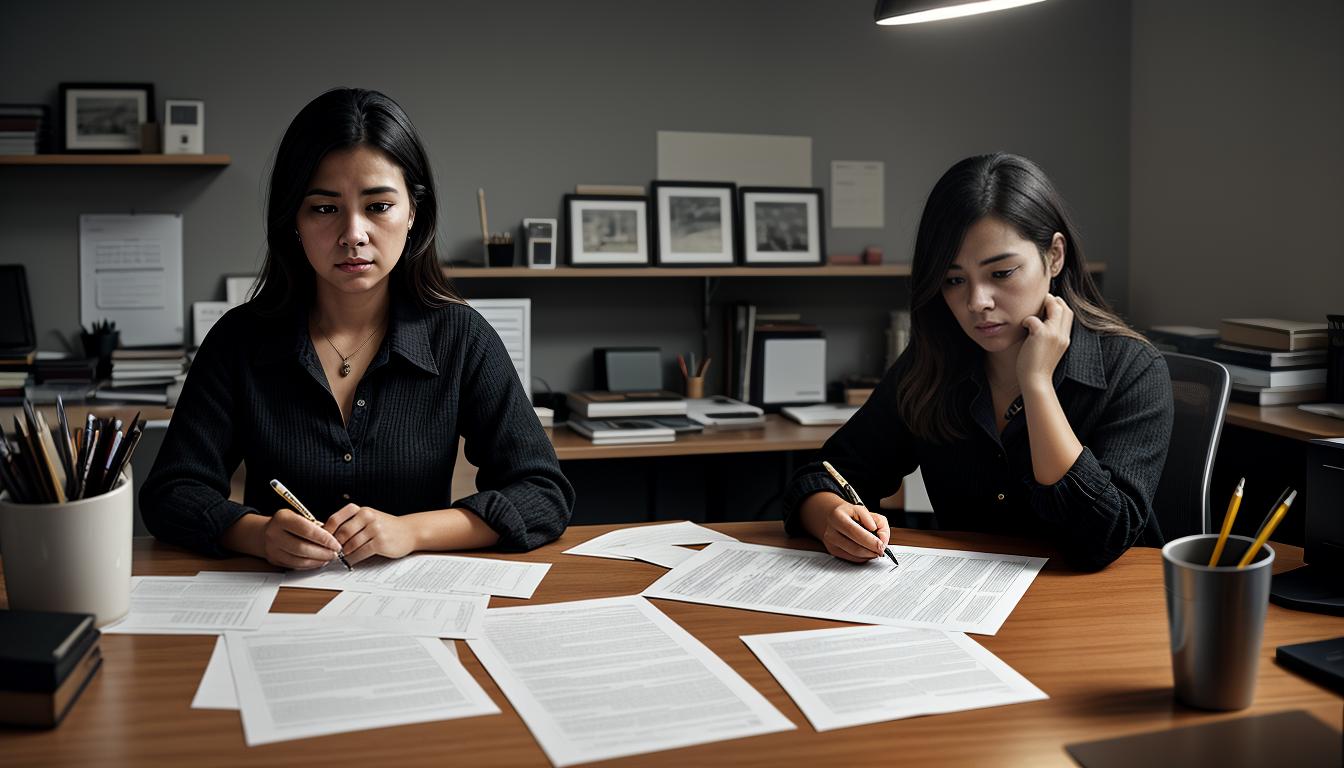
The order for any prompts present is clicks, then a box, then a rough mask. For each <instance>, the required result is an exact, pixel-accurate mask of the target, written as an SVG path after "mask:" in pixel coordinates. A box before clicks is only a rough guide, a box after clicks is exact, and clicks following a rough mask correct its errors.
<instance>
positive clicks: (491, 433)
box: [453, 320, 574, 551]
mask: <svg viewBox="0 0 1344 768" xmlns="http://www.w3.org/2000/svg"><path fill="white" fill-rule="evenodd" d="M466 355H467V360H466V365H467V366H468V372H467V373H466V375H465V376H464V377H463V383H464V391H463V393H462V397H461V403H462V406H461V407H462V412H461V413H460V414H459V418H460V423H461V425H462V436H463V437H464V438H465V440H466V446H465V451H466V458H467V460H468V461H470V462H471V463H472V464H474V465H475V466H476V467H477V468H478V472H477V475H476V487H477V488H479V489H480V491H479V492H478V493H474V494H472V495H470V496H467V497H465V498H462V499H458V500H456V501H455V502H453V506H455V507H462V508H465V509H469V510H471V511H472V512H473V513H474V514H475V515H476V516H477V517H479V518H481V520H483V521H484V522H485V523H486V525H489V526H490V527H491V528H492V529H494V531H495V532H496V533H498V534H499V546H500V547H501V548H502V549H506V550H513V551H525V550H529V549H534V548H536V547H539V546H541V545H543V544H545V543H547V542H549V541H553V540H554V539H556V538H557V537H559V536H560V534H561V533H563V532H564V530H565V527H566V526H567V525H569V518H570V515H571V514H572V513H573V510H574V489H573V487H572V486H571V485H570V483H569V481H568V480H567V479H565V476H564V473H563V472H561V471H560V461H559V459H557V458H556V455H555V447H554V446H553V445H552V444H551V441H550V438H548V437H547V435H546V432H545V430H544V429H543V428H542V426H541V422H540V421H539V420H538V419H537V415H536V412H535V411H534V410H533V409H532V405H531V403H529V402H528V399H527V395H526V393H524V392H523V388H522V385H521V384H520V383H519V380H518V373H517V370H516V369H515V368H514V366H513V362H512V360H511V359H510V358H509V355H508V352H507V351H505V349H504V344H503V342H501V341H500V339H499V336H498V335H497V334H496V333H494V331H492V330H491V329H490V327H489V326H488V325H486V324H485V322H484V321H483V320H481V321H479V322H474V323H473V324H472V331H471V341H470V344H469V345H468V349H467V352H466Z"/></svg>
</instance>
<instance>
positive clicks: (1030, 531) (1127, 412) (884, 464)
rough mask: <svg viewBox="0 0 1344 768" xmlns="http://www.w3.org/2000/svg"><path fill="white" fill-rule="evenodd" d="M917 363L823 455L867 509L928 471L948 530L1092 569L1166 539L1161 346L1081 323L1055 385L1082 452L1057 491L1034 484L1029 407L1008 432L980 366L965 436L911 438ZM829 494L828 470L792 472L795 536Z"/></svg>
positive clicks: (961, 403)
mask: <svg viewBox="0 0 1344 768" xmlns="http://www.w3.org/2000/svg"><path fill="white" fill-rule="evenodd" d="M908 365H909V358H908V356H902V357H901V358H900V359H899V360H898V361H897V362H896V364H895V365H893V366H892V368H891V370H890V371H888V372H887V375H886V376H885V377H884V378H883V380H882V383H881V384H880V385H879V386H878V388H877V389H876V390H875V391H874V392H873V394H872V396H871V397H870V398H869V399H868V402H867V403H866V404H865V405H864V406H863V407H862V408H861V409H859V412H858V413H856V414H855V415H854V416H853V418H851V419H850V420H849V422H848V423H847V424H845V425H844V426H843V427H841V428H840V429H839V430H838V431H837V432H836V433H835V434H834V435H833V436H832V437H831V439H830V440H828V441H826V445H824V446H823V447H822V449H821V454H822V458H823V459H826V460H829V461H830V462H831V463H832V464H833V465H834V466H835V468H836V469H837V470H838V471H839V472H840V474H842V475H843V476H844V477H845V479H846V480H847V481H849V483H850V484H851V485H853V486H854V488H855V490H856V491H858V493H859V496H860V497H861V498H863V499H864V500H865V501H866V502H867V503H868V504H871V505H874V506H875V505H876V504H877V500H878V499H882V498H885V497H887V496H890V495H891V494H893V493H895V492H896V490H897V489H898V488H899V487H900V485H901V481H902V479H903V478H904V477H905V476H906V475H908V474H909V473H911V472H913V471H914V470H915V468H916V467H919V468H920V470H921V473H922V474H923V476H924V483H925V486H926V487H927V488H928V492H929V500H930V501H931V502H932V503H933V509H934V513H935V517H936V521H937V524H938V527H939V528H942V529H944V530H972V531H989V532H998V533H1009V534H1015V535H1034V536H1039V537H1041V538H1045V539H1047V540H1049V541H1051V542H1053V543H1054V544H1055V546H1056V547H1057V548H1058V549H1059V550H1060V553H1061V554H1062V555H1063V556H1064V557H1065V559H1067V560H1068V561H1069V562H1070V563H1071V564H1073V565H1074V566H1075V567H1078V568H1083V569H1096V568H1102V567H1104V566H1106V565H1107V564H1109V563H1110V562H1111V561H1112V560H1114V559H1115V558H1117V557H1119V556H1120V555H1122V554H1124V552H1125V550H1126V549H1128V548H1129V547H1130V546H1132V545H1135V544H1147V545H1160V544H1161V543H1162V534H1161V532H1160V531H1159V530H1158V526H1157V524H1156V521H1155V520H1154V518H1153V510H1152V502H1153V494H1154V493H1155V492H1156V491H1157V483H1158V480H1159V479H1160V478H1161V476H1162V466H1163V464H1164V462H1165V461H1166V456H1167V444H1168V441H1169V439H1170V437H1171V422H1172V410H1173V406H1172V399H1171V378H1170V375H1169V374H1168V372H1167V364H1166V361H1165V360H1164V359H1163V358H1162V355H1161V353H1159V352H1158V351H1157V350H1156V349H1154V348H1153V347H1152V346H1150V345H1148V344H1145V343H1143V342H1141V341H1138V340H1136V339H1132V338H1127V337H1124V336H1099V335H1098V334H1095V333H1093V332H1092V331H1089V330H1088V329H1086V328H1084V327H1082V326H1081V325H1079V324H1078V323H1077V322H1076V321H1075V323H1074V326H1073V331H1072V337H1071V342H1070V344H1069V348H1068V350H1067V351H1066V352H1065V353H1064V358H1063V359H1062V360H1061V361H1060V363H1059V365H1058V366H1056V368H1055V374H1054V383H1055V391H1056V393H1057V394H1058V397H1059V402H1060V405H1061V406H1063V409H1064V414H1065V415H1066V416H1067V417H1068V420H1069V425H1070V426H1071V427H1072V428H1073V432H1074V434H1075V435H1077V437H1078V440H1079V442H1081V443H1082V444H1083V452H1082V454H1081V455H1079V457H1078V459H1077V461H1075V462H1074V464H1073V466H1072V467H1071V468H1070V469H1069V471H1068V473H1067V474H1065V475H1064V477H1063V478H1061V479H1060V480H1059V482H1057V483H1054V484H1053V485H1041V484H1039V483H1037V482H1036V480H1035V473H1034V472H1033V470H1032V466H1031V446H1030V443H1029V440H1028V434H1027V417H1026V413H1025V412H1019V413H1017V414H1016V415H1015V416H1014V417H1013V418H1012V419H1011V420H1009V422H1008V425H1007V427H1006V428H1005V429H1004V432H1003V434H1002V435H1001V436H1000V435H999V433H998V430H997V427H996V425H995V420H994V413H993V405H992V400H991V397H990V393H989V387H988V385H987V383H986V381H985V377H984V372H983V370H979V367H978V366H977V370H974V371H968V372H967V373H966V375H965V378H963V379H962V380H960V381H957V382H954V383H953V384H952V386H953V387H954V390H953V396H954V397H955V403H956V410H957V412H959V413H961V414H965V415H966V419H965V420H966V427H965V429H964V431H965V432H967V434H966V435H965V437H963V438H962V439H960V440H956V441H954V442H952V443H950V444H947V445H936V444H932V443H929V442H927V441H924V440H920V439H918V438H916V437H915V436H913V435H912V434H910V431H909V430H908V429H907V428H906V426H905V424H904V423H903V422H902V420H901V418H900V416H899V414H898V413H897V411H896V396H897V391H898V389H899V388H900V386H901V379H902V376H903V372H904V371H905V369H906V367H907V366H908ZM819 491H833V492H836V493H839V488H838V487H837V486H836V485H835V483H834V482H833V481H832V480H831V478H830V477H829V476H828V475H827V474H826V472H825V470H824V469H823V468H822V467H821V465H820V463H817V464H810V465H807V466H805V467H803V468H801V469H800V470H799V471H798V472H797V473H796V474H795V475H794V478H793V481H792V482H791V483H790V485H789V488H788V491H787V492H786V494H785V500H784V502H785V517H784V522H785V527H786V529H787V530H788V532H789V533H790V534H791V535H795V536H798V535H806V533H805V531H804V530H803V528H802V525H801V524H800V521H799V519H798V508H799V505H801V504H802V502H803V500H804V499H805V498H806V497H808V496H809V495H811V494H813V493H817V492H819ZM896 538H899V535H897V536H896Z"/></svg>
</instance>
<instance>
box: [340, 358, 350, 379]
mask: <svg viewBox="0 0 1344 768" xmlns="http://www.w3.org/2000/svg"><path fill="white" fill-rule="evenodd" d="M341 375H342V376H349V375H350V361H348V360H342V361H341Z"/></svg>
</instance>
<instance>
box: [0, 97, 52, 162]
mask: <svg viewBox="0 0 1344 768" xmlns="http://www.w3.org/2000/svg"><path fill="white" fill-rule="evenodd" d="M50 128H51V120H50V119H49V118H48V108H47V107H46V106H45V105H42V104H0V155H36V154H38V153H39V152H42V151H43V150H44V149H45V145H46V143H47V142H46V138H47V132H48V131H49V130H50Z"/></svg>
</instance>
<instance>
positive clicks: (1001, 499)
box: [998, 493, 1003, 501]
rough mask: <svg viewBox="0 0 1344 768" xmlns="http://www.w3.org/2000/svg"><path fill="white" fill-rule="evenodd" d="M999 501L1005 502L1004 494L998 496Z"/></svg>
mask: <svg viewBox="0 0 1344 768" xmlns="http://www.w3.org/2000/svg"><path fill="white" fill-rule="evenodd" d="M998 499H999V501H1003V494H1002V493H1000V494H999V495H998Z"/></svg>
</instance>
